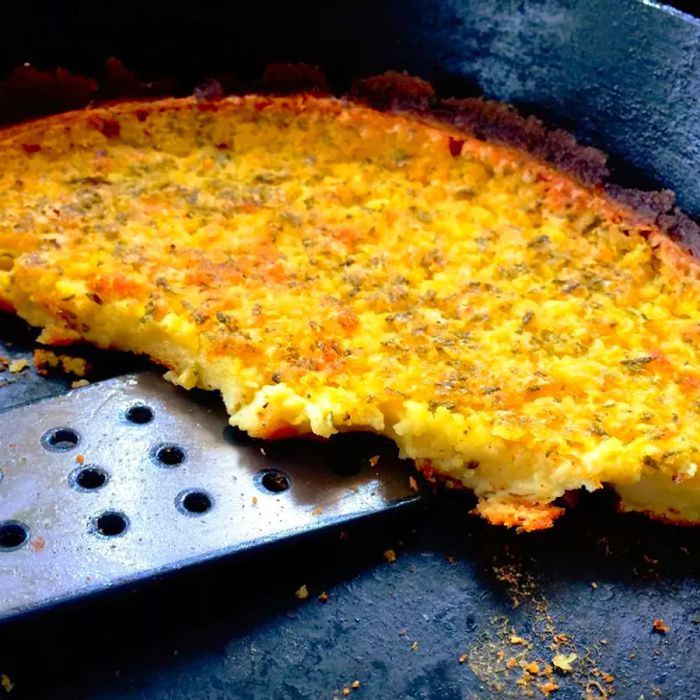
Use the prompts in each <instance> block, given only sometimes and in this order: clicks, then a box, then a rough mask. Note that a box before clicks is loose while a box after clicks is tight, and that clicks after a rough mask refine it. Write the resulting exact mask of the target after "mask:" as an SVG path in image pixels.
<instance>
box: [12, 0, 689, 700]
mask: <svg viewBox="0 0 700 700" xmlns="http://www.w3.org/2000/svg"><path fill="white" fill-rule="evenodd" d="M6 22H7V26H11V27H12V31H9V32H7V33H6V35H5V36H4V37H3V43H2V46H1V47H0V71H7V70H9V69H10V68H11V67H12V66H14V65H16V64H17V63H20V62H21V61H24V60H31V61H34V62H36V63H37V64H38V65H39V66H40V67H53V66H55V65H56V64H62V65H65V66H66V67H68V68H71V69H76V70H85V71H88V72H90V73H96V72H99V70H100V66H101V65H102V63H103V60H104V58H105V56H107V55H110V54H116V55H118V56H121V57H123V58H124V60H125V62H126V64H127V65H129V66H130V67H133V68H134V69H136V70H138V71H139V72H141V73H143V74H146V75H150V76H158V75H173V74H176V75H179V76H180V77H181V79H182V84H183V85H184V84H187V83H188V81H190V84H191V81H195V80H199V79H201V78H202V77H205V76H207V75H210V74H212V73H216V72H219V71H231V72H233V73H235V74H237V75H240V76H241V77H243V78H246V77H248V78H249V77H251V76H255V75H259V74H260V71H261V69H262V67H263V65H264V64H265V63H267V62H269V61H285V60H291V61H308V62H315V63H318V64H320V65H321V66H322V67H323V68H324V69H326V70H327V72H328V75H329V77H330V79H331V81H332V83H333V85H334V86H335V87H338V88H341V89H342V88H344V87H347V85H348V84H349V82H350V80H351V79H352V78H354V77H357V76H360V75H363V74H364V75H368V74H371V73H377V72H379V71H382V70H385V69H388V68H393V69H407V70H410V71H412V72H414V73H417V74H419V75H421V76H423V77H425V78H427V79H431V80H433V81H435V82H436V83H437V85H438V88H439V89H440V91H441V93H442V94H446V93H450V92H454V93H456V94H460V95H464V94H469V93H472V94H473V93H474V92H477V88H476V85H477V84H479V85H481V87H482V88H483V90H484V92H485V93H486V94H487V95H489V96H492V97H496V98H498V99H502V100H507V101H511V102H514V103H516V104H519V105H521V106H525V107H529V108H531V109H532V110H533V111H534V112H535V113H537V114H543V115H545V116H547V117H548V118H549V119H550V120H552V121H553V122H554V123H557V124H562V125H564V126H567V127H568V128H570V129H572V130H573V131H575V132H576V133H577V134H578V135H579V136H582V137H584V138H585V139H587V140H589V141H591V142H592V143H594V144H595V145H597V146H600V147H602V148H604V149H605V150H608V151H609V152H611V153H614V154H615V155H616V156H618V157H619V159H620V160H619V161H617V162H621V161H623V160H624V161H627V162H629V163H632V164H634V165H635V166H637V168H638V169H639V172H644V173H645V174H646V175H647V176H649V177H650V178H651V179H655V180H658V181H660V182H661V183H662V184H663V185H664V186H666V187H670V188H672V189H675V190H676V191H677V192H678V194H679V202H680V204H681V205H682V206H683V207H685V208H687V209H688V210H690V211H691V212H693V213H696V214H697V213H699V212H700V180H699V179H698V178H697V177H696V173H697V171H698V168H699V167H700V151H699V149H700V146H699V144H700V139H699V138H698V137H699V136H700V134H699V133H698V130H699V129H700V126H698V125H699V124H700V120H699V119H698V111H699V107H698V101H697V95H698V94H700V86H699V85H698V81H700V78H698V75H700V73H698V71H697V65H696V64H697V61H698V54H699V50H700V49H699V45H700V44H699V40H698V37H699V36H700V29H699V27H698V24H697V22H694V21H690V20H688V19H686V18H683V17H682V16H680V15H677V14H674V13H668V12H663V11H660V10H658V9H656V8H654V7H653V6H651V5H648V4H643V3H641V2H637V1H636V0H620V1H619V2H615V3H611V2H607V1H606V0H589V1H586V2H584V1H583V0H577V1H576V0H532V1H528V2H522V1H516V0H498V1H494V2H491V3H482V2H477V1H476V0H446V1H444V2H435V3H422V2H419V1H418V0H411V1H409V2H398V0H384V1H382V2H369V1H368V0H364V1H360V2H356V3H354V4H352V5H346V4H343V3H323V2H320V0H316V1H312V2H301V3H283V2H281V1H280V0H272V2H269V3H246V4H245V5H244V6H241V7H239V6H238V4H236V3H231V4H228V5H226V4H224V3H220V2H218V1H215V0H206V1H205V2H201V3H197V5H196V8H195V9H192V8H191V7H188V9H187V10H186V11H182V10H178V9H177V7H175V6H173V5H172V3H167V4H166V3H165V2H163V1H162V0H158V1H152V2H139V3H136V2H134V1H133V0H125V1H124V2H122V3H120V5H119V9H118V10H117V9H116V8H113V7H111V6H100V5H97V4H95V3H88V2H87V1H86V0H77V1H76V2H71V3H69V4H68V5H66V4H63V3H48V2H28V3H16V4H13V6H12V9H11V10H9V16H8V17H7V19H6ZM625 174H626V175H627V176H629V177H632V180H633V181H634V180H635V179H636V180H637V181H639V180H640V178H639V177H637V176H636V175H635V173H631V172H626V173H625ZM641 180H642V181H643V178H641ZM0 339H1V340H3V341H8V340H11V341H12V342H13V343H14V345H13V347H11V348H7V349H6V351H3V350H0V354H6V353H8V352H9V354H12V355H13V356H21V355H22V353H26V352H27V351H28V350H29V349H30V347H31V343H30V341H31V335H30V334H27V333H26V331H25V330H24V329H23V328H22V326H21V325H20V324H17V323H16V322H14V321H11V320H10V319H9V317H6V316H0ZM98 366H99V368H100V371H101V373H102V375H105V376H106V375H109V374H117V373H120V372H123V371H126V370H127V369H128V368H129V367H130V362H129V361H128V360H124V358H120V357H118V356H112V355H110V356H104V355H102V356H99V358H98ZM6 379H8V375H7V373H4V374H0V383H1V382H2V381H3V380H6ZM9 379H10V380H11V381H12V382H13V383H12V384H10V385H8V386H4V387H0V405H2V406H7V405H11V404H17V403H20V402H24V401H27V400H30V399H35V398H39V397H42V396H46V395H50V394H55V393H60V392H61V391H63V390H64V389H65V387H66V385H67V382H66V381H65V380H62V379H60V378H59V379H55V380H50V381H49V380H46V379H41V378H38V377H35V376H34V374H33V373H32V372H31V371H28V372H25V373H23V374H22V375H12V376H10V377H9ZM0 489H1V485H0ZM1 497H2V495H1V493H0V498H1ZM469 506H470V503H469V499H468V497H465V496H456V495H453V496H452V497H449V498H448V497H445V498H443V499H442V500H441V501H440V502H438V503H437V504H436V505H435V506H434V507H433V508H432V509H431V510H430V511H429V512H427V513H416V514H414V516H413V518H409V519H395V518H388V519H387V518H384V519H380V520H375V521H373V522H371V523H368V524H366V525H363V526H361V527H354V528H353V529H352V530H351V531H350V533H349V535H350V536H349V538H347V539H342V540H341V539H340V538H339V533H338V532H332V533H326V534H323V535H320V536H314V537H312V538H310V539H305V540H300V541H297V542H295V543H293V544H291V545H286V546H285V547H275V548H271V549H268V550H266V551H262V552H259V553H256V554H250V555H246V556H245V558H238V559H235V560H231V561H228V562H226V563H224V564H221V565H218V566H216V567H213V566H206V567H203V568H201V569H199V570H197V571H192V572H189V573H184V574H181V575H178V576H177V577H174V578H171V579H167V580H163V581H160V582H156V583H154V584H152V585H149V586H146V587H142V588H140V589H139V590H138V591H136V592H126V593H124V592H122V593H118V594H115V595H112V596H105V597H103V598H102V599H99V600H94V601H92V602H90V603H89V604H84V605H81V606H77V607H71V608H66V609H62V610H56V611H54V612H53V613H52V614H50V615H45V616H41V617H36V618H33V619H27V620H24V621H23V622H22V623H21V624H19V623H18V624H15V625H12V626H5V627H4V628H2V629H0V681H6V679H3V678H2V676H1V674H6V676H7V678H9V680H10V681H12V682H13V683H14V689H13V690H12V694H11V695H9V696H8V697H31V698H47V697H61V698H71V699H72V698H109V699H112V698H115V699H116V698H140V697H141V698H158V699H160V698H162V699H166V698H167V699H171V698H195V697H196V698H241V699H247V698H260V699H261V700H263V699H267V698H284V699H285V700H286V699H287V698H290V699H296V698H328V699H329V700H330V699H331V698H333V697H344V696H343V695H342V688H343V687H344V686H346V685H349V684H350V683H351V682H352V681H353V680H354V679H358V680H360V681H361V683H362V686H361V688H359V689H357V690H353V691H351V697H357V698H362V697H364V698H372V699H374V698H379V699H381V698H387V699H389V698H391V699H395V698H401V699H403V698H405V699H406V700H412V699H415V700H417V699H418V698H431V699H432V698H435V699H438V700H442V699H446V700H452V699H453V698H454V699H456V698H503V697H521V696H522V695H523V693H524V692H525V691H527V690H528V686H519V685H518V684H517V682H516V681H517V679H518V678H519V677H520V676H521V675H522V671H521V670H520V669H519V668H518V669H515V670H506V669H505V661H506V660H507V659H508V658H510V657H511V656H513V655H514V654H516V653H518V652H521V651H523V649H524V645H521V644H511V643H510V636H511V634H512V632H515V633H516V634H517V635H519V636H521V637H523V638H524V639H526V640H528V641H531V642H532V643H533V645H534V647H533V649H532V650H529V651H527V653H526V654H525V658H526V659H527V660H528V661H531V660H534V659H537V658H540V659H542V660H544V661H547V660H550V659H551V656H552V654H553V650H552V649H550V648H549V647H550V645H552V644H555V641H556V642H558V643H559V645H560V646H561V645H562V639H563V638H562V637H556V640H555V635H557V634H558V635H561V634H566V635H569V636H570V639H571V643H570V644H569V645H566V644H564V645H563V650H564V651H571V650H572V649H573V650H574V651H575V653H576V654H577V655H578V659H577V660H576V661H575V662H574V664H573V666H574V672H573V673H572V674H571V675H569V676H555V680H556V681H557V683H558V684H559V685H560V690H559V691H557V693H556V694H555V695H554V696H553V697H556V698H564V699H569V698H571V699H573V698H581V697H586V696H587V694H588V696H589V697H593V698H595V697H601V693H600V692H599V689H602V690H604V691H605V692H608V693H609V691H610V689H611V688H613V687H614V688H615V689H616V695H615V697H616V698H624V699H627V698H629V699H630V700H638V698H640V696H643V697H644V698H653V697H666V698H682V699H683V700H686V699H689V700H697V699H698V698H700V674H698V672H697V652H698V649H699V648H700V581H699V580H698V579H699V578H700V533H698V532H697V531H695V530H681V529H675V528H669V527H664V526H660V525H656V524H653V523H649V522H647V521H645V520H644V519H642V518H638V517H635V516H625V517H619V516H616V515H614V514H613V512H612V507H611V505H610V504H609V503H607V502H606V500H605V499H604V498H603V499H589V500H588V501H587V502H586V503H584V504H583V505H582V506H581V507H580V508H579V509H578V510H576V511H575V512H573V513H571V514H569V515H567V516H566V517H565V518H564V519H563V520H562V521H561V522H560V523H558V526H557V528H556V529H555V530H553V531H550V532H545V533H539V534H536V535H532V536H527V537H524V536H517V535H515V534H514V533H511V532H507V531H504V530H500V529H496V528H491V527H488V526H486V525H485V524H484V523H482V522H481V521H478V520H475V519H472V518H470V517H468V516H467V515H466V512H467V510H468V508H469ZM388 547H390V548H393V549H395V550H396V552H397V554H398V560H397V562H396V563H395V564H388V563H387V562H386V561H385V560H384V558H383V557H382V552H383V551H384V550H385V549H386V548H388ZM2 565H3V563H2V561H0V566H2ZM594 582H595V583H596V585H597V588H596V587H594V586H593V585H592V584H593V583H594ZM303 583H305V584H307V585H308V586H309V590H310V593H311V596H310V598H309V599H308V600H307V601H304V602H300V601H299V600H298V599H297V598H296V597H295V596H294V591H295V590H296V589H297V588H298V587H299V586H300V585H301V584H303ZM324 590H325V591H327V592H328V593H329V595H330V599H329V600H328V602H327V603H325V604H324V603H322V602H320V601H318V600H317V598H316V596H317V595H318V594H319V593H320V592H321V591H324ZM655 618H662V619H663V620H665V622H666V623H667V624H668V625H669V626H670V628H671V629H670V631H669V632H668V633H667V634H666V635H662V634H658V633H655V632H653V631H652V622H653V620H654V619H655ZM602 640H606V642H607V643H603V641H602ZM414 642H417V646H416V647H415V648H414V650H412V646H413V643H414ZM499 652H503V656H502V657H500V656H499ZM463 654H466V656H467V658H466V660H465V662H464V663H462V664H460V663H459V661H458V659H459V657H460V656H461V655H463ZM596 672H597V675H596ZM604 673H610V674H612V675H614V676H615V677H616V678H615V680H614V681H608V680H606V679H607V676H603V674H604ZM596 684H598V685H596ZM4 687H9V686H8V685H7V682H5V686H3V685H2V684H1V683H0V697H3V695H4V693H5V690H4V689H3V688H4ZM533 687H534V686H529V688H533ZM533 692H534V693H535V697H542V695H541V693H539V691H536V690H534V691H533Z"/></svg>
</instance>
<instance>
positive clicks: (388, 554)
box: [384, 549, 396, 564]
mask: <svg viewBox="0 0 700 700" xmlns="http://www.w3.org/2000/svg"><path fill="white" fill-rule="evenodd" d="M384 558H385V559H386V560H387V561H388V562H389V563H390V564H393V563H394V562H395V561H396V552H395V551H394V550H393V549H385V550H384Z"/></svg>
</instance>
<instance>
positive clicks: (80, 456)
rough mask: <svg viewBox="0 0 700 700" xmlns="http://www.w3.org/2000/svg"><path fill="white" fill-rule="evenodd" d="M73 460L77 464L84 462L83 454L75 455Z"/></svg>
mask: <svg viewBox="0 0 700 700" xmlns="http://www.w3.org/2000/svg"><path fill="white" fill-rule="evenodd" d="M75 461H76V462H77V463H78V464H85V455H75Z"/></svg>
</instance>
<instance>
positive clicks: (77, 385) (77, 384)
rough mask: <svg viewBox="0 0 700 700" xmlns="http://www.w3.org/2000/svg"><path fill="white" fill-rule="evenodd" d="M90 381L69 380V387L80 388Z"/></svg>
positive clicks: (87, 384)
mask: <svg viewBox="0 0 700 700" xmlns="http://www.w3.org/2000/svg"><path fill="white" fill-rule="evenodd" d="M89 385H90V382H89V381H88V380H87V379H76V380H75V381H74V382H71V384H70V388H71V389H82V388H83V387H84V386H89Z"/></svg>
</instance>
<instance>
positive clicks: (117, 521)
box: [91, 510, 129, 537]
mask: <svg viewBox="0 0 700 700" xmlns="http://www.w3.org/2000/svg"><path fill="white" fill-rule="evenodd" d="M91 525H92V527H91V529H92V531H93V532H94V533H95V534H97V535H101V536H102V537H119V535H123V534H124V533H125V532H126V531H127V529H128V527H129V519H128V518H127V517H126V515H124V513H119V512H118V511H116V510H108V511H105V512H104V513H101V514H100V515H98V516H96V517H95V518H93V520H92V523H91Z"/></svg>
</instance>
